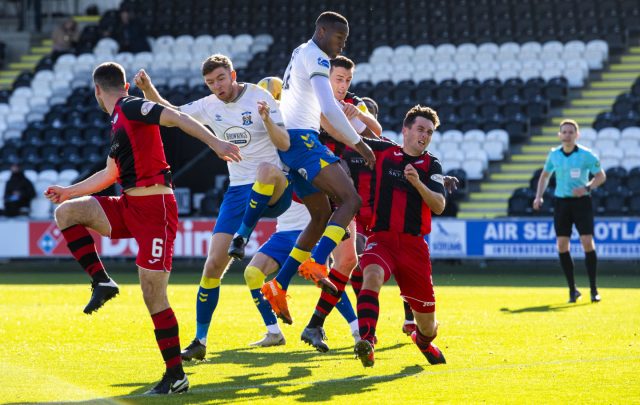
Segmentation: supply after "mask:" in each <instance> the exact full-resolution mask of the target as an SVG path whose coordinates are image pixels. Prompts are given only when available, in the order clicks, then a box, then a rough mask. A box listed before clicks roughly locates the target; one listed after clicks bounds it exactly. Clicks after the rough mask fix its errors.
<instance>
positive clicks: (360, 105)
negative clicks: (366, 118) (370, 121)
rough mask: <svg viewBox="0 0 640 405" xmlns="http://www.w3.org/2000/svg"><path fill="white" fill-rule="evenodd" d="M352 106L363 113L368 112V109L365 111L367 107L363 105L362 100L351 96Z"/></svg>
mask: <svg viewBox="0 0 640 405" xmlns="http://www.w3.org/2000/svg"><path fill="white" fill-rule="evenodd" d="M353 105H355V106H356V108H357V109H358V110H360V111H362V112H363V113H368V112H369V109H367V105H366V104H365V102H364V101H362V99H361V98H360V97H358V96H353Z"/></svg>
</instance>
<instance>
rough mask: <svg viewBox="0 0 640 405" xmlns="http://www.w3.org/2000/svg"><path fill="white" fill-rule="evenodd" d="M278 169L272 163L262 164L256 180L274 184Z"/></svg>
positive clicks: (259, 166)
mask: <svg viewBox="0 0 640 405" xmlns="http://www.w3.org/2000/svg"><path fill="white" fill-rule="evenodd" d="M275 169H276V167H275V166H274V165H272V164H270V163H265V162H262V163H260V164H259V165H258V169H257V170H256V180H257V181H260V182H263V183H264V182H274V181H275V177H276V175H277V173H276V170H275Z"/></svg>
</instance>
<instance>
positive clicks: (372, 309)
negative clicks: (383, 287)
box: [358, 290, 380, 344]
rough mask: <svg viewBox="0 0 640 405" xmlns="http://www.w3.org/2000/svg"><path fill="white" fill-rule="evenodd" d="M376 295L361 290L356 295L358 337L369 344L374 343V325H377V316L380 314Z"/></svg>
mask: <svg viewBox="0 0 640 405" xmlns="http://www.w3.org/2000/svg"><path fill="white" fill-rule="evenodd" d="M378 294H379V293H377V292H375V291H372V290H361V291H360V295H358V327H359V329H360V337H361V338H362V339H364V340H368V341H369V342H371V344H374V343H375V338H376V325H377V324H378V315H379V314H380V303H379V301H378Z"/></svg>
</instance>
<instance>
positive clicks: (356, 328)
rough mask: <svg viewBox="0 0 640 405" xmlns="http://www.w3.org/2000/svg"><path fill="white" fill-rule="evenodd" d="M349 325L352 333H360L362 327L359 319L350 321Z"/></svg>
mask: <svg viewBox="0 0 640 405" xmlns="http://www.w3.org/2000/svg"><path fill="white" fill-rule="evenodd" d="M349 327H350V328H351V333H352V334H353V333H356V332H358V333H360V327H359V326H358V320H357V319H356V320H354V321H351V322H349Z"/></svg>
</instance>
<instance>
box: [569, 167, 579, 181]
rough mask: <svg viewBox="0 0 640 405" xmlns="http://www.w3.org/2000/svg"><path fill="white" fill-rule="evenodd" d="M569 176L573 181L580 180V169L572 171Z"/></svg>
mask: <svg viewBox="0 0 640 405" xmlns="http://www.w3.org/2000/svg"><path fill="white" fill-rule="evenodd" d="M569 175H570V176H571V178H572V179H579V178H580V169H579V168H578V169H571V171H570V172H569Z"/></svg>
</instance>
